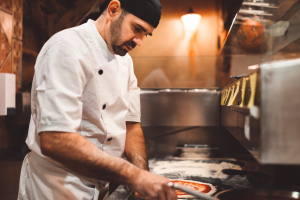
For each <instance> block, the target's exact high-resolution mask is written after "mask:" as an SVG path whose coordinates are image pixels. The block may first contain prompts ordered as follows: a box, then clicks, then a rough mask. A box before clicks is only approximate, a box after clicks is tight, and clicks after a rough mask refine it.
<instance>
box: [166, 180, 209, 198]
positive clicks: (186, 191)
mask: <svg viewBox="0 0 300 200" xmlns="http://www.w3.org/2000/svg"><path fill="white" fill-rule="evenodd" d="M167 185H168V186H170V187H172V188H174V189H176V190H181V191H182V192H185V193H188V194H191V195H194V196H196V197H200V198H202V199H206V200H215V198H213V197H210V196H207V195H204V194H202V193H200V192H197V191H195V190H192V189H190V188H188V187H185V186H183V185H181V184H178V183H173V182H168V183H167Z"/></svg>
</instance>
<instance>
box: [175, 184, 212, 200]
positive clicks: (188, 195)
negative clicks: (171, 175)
mask: <svg viewBox="0 0 300 200" xmlns="http://www.w3.org/2000/svg"><path fill="white" fill-rule="evenodd" d="M181 181H182V182H184V183H187V184H188V183H191V184H193V183H196V184H201V185H204V186H208V187H209V188H210V190H209V191H208V190H206V189H204V188H201V189H200V191H199V192H201V190H206V191H205V192H202V194H205V195H207V196H211V195H213V194H214V193H215V192H216V191H217V188H216V187H215V186H213V185H212V184H210V183H203V182H199V181H191V180H182V179H174V180H172V182H174V183H175V182H179V183H178V184H182V183H180V182H181ZM184 183H183V184H182V185H184V186H186V187H189V186H188V185H185V184H184ZM191 189H194V188H191ZM180 193H182V192H181V191H180ZM177 194H178V193H177ZM187 198H197V197H195V196H193V195H190V194H184V195H181V194H178V199H187Z"/></svg>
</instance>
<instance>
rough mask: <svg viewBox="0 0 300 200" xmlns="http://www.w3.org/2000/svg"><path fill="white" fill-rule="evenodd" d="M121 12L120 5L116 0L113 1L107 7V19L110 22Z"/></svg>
mask: <svg viewBox="0 0 300 200" xmlns="http://www.w3.org/2000/svg"><path fill="white" fill-rule="evenodd" d="M120 12H122V8H121V3H120V2H119V1H118V0H113V1H111V2H110V3H109V5H108V7H107V17H108V19H109V20H110V21H111V20H112V19H113V18H115V17H116V16H118V14H119V13H120Z"/></svg>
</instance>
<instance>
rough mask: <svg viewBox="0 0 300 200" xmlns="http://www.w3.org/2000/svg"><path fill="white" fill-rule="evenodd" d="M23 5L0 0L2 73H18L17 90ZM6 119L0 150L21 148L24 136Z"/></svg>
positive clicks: (0, 130) (0, 128) (1, 126)
mask: <svg viewBox="0 0 300 200" xmlns="http://www.w3.org/2000/svg"><path fill="white" fill-rule="evenodd" d="M22 7H23V6H22V0H0V73H15V74H16V80H17V81H16V85H17V88H16V90H19V89H20V87H21V84H20V83H21V80H20V77H21V74H20V72H21V70H22V69H21V63H22V60H21V59H22ZM0 95H1V94H0ZM5 120H6V118H5V117H3V116H0V152H2V151H3V150H6V149H12V148H19V146H20V144H21V142H22V140H23V137H24V136H23V135H20V134H19V132H18V131H16V130H14V129H12V128H9V127H7V126H6V123H5ZM0 196H1V195H0Z"/></svg>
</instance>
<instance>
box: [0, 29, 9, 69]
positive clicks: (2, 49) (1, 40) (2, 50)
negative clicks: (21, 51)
mask: <svg viewBox="0 0 300 200" xmlns="http://www.w3.org/2000/svg"><path fill="white" fill-rule="evenodd" d="M0 44H1V46H0V66H1V67H0V70H1V68H2V65H3V64H4V61H5V60H6V58H7V56H8V54H9V53H10V51H11V46H10V44H9V42H8V39H7V37H6V34H5V32H4V30H3V28H2V26H1V27H0Z"/></svg>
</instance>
